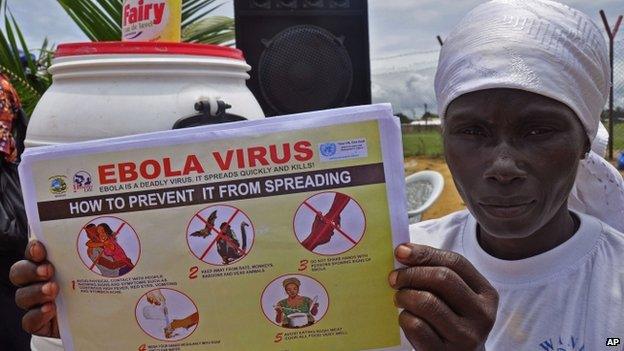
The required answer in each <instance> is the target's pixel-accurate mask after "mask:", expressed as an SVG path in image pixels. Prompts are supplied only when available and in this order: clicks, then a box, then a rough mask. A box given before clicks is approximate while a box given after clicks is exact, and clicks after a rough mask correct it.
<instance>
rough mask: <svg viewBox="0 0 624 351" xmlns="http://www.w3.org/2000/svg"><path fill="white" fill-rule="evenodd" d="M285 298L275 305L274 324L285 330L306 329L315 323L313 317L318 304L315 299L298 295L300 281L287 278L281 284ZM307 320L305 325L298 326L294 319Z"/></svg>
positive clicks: (316, 311)
mask: <svg viewBox="0 0 624 351" xmlns="http://www.w3.org/2000/svg"><path fill="white" fill-rule="evenodd" d="M282 285H283V286H284V290H285V291H286V294H287V295H288V297H287V298H285V299H283V300H280V301H279V302H278V303H277V305H275V306H274V307H275V322H276V323H278V324H280V325H281V326H282V327H285V328H302V327H307V326H310V325H312V324H314V322H315V318H314V316H316V315H317V314H318V308H319V304H318V302H316V298H314V299H311V298H309V297H306V296H301V295H299V288H300V287H301V281H300V280H299V279H297V278H294V277H293V278H287V279H284V281H283V282H282ZM300 317H302V318H307V323H305V324H299V322H298V321H295V318H300Z"/></svg>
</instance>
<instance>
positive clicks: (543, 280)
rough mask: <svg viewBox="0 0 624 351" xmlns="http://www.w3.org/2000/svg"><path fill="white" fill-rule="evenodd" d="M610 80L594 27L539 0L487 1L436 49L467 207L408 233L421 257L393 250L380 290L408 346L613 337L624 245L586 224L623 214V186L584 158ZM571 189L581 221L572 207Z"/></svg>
mask: <svg viewBox="0 0 624 351" xmlns="http://www.w3.org/2000/svg"><path fill="white" fill-rule="evenodd" d="M608 77H609V62H608V59H607V55H606V45H605V43H604V39H603V37H602V33H601V31H600V30H599V28H598V27H597V26H596V25H595V24H594V23H592V21H591V20H590V19H589V18H588V17H587V16H586V15H584V14H582V13H580V12H578V11H576V10H574V9H571V8H569V7H567V6H565V5H562V4H559V3H556V2H552V1H548V0H496V1H491V2H488V3H486V4H483V5H481V6H479V7H477V8H475V9H474V10H473V11H471V12H470V13H469V14H468V15H467V16H466V17H465V18H464V19H463V20H462V21H461V23H460V24H459V25H458V26H457V29H455V30H454V31H453V32H452V34H450V36H449V37H448V38H447V40H446V42H445V43H444V46H443V48H442V51H441V54H440V62H439V65H438V71H437V75H436V86H435V88H436V95H437V99H438V108H439V112H440V116H441V117H442V118H443V121H444V127H443V129H444V131H443V135H444V146H445V157H446V160H447V163H448V165H449V168H450V170H451V173H452V175H453V179H454V181H455V184H456V186H457V189H458V190H459V193H460V195H461V196H462V199H463V200H464V202H465V203H466V206H467V208H468V210H467V211H461V212H457V213H454V214H451V215H449V216H447V217H444V218H441V219H437V220H432V221H427V222H423V223H419V224H417V225H416V226H415V227H413V228H411V229H412V230H411V234H412V240H413V241H414V242H416V243H419V244H426V245H430V246H422V245H414V244H407V245H401V246H399V247H398V248H397V250H396V256H397V258H398V259H399V260H400V261H401V262H402V263H404V264H405V265H407V266H408V268H406V269H400V270H397V271H394V272H392V273H391V274H390V277H389V281H390V285H391V286H392V287H393V288H395V289H397V290H398V291H397V293H396V304H397V306H399V307H402V308H404V309H405V310H404V311H403V312H402V313H401V315H400V323H401V326H402V328H403V330H404V331H405V334H406V336H407V338H408V339H409V340H410V341H411V343H412V344H413V345H414V346H415V347H416V349H418V350H483V349H487V350H566V351H567V350H602V349H604V347H605V343H606V341H607V339H608V338H613V337H620V338H621V337H622V336H624V313H623V311H624V297H623V296H624V292H623V291H622V290H623V287H624V274H623V273H624V270H623V269H622V264H621V262H622V255H624V235H623V234H622V233H620V232H618V231H616V230H615V229H613V228H611V227H610V226H608V225H606V224H604V222H602V221H601V220H599V219H597V218H595V217H592V216H590V215H588V214H587V213H591V214H593V215H598V216H602V215H607V216H606V217H605V218H606V219H608V216H613V215H616V217H615V218H614V219H617V220H620V221H621V218H622V215H623V213H622V210H621V209H622V198H623V192H622V187H621V183H622V179H621V176H620V175H619V174H618V173H616V172H613V169H612V167H610V166H609V165H608V164H606V162H604V161H603V160H602V159H601V158H600V157H598V156H597V155H596V154H594V153H593V152H591V151H590V145H591V144H592V141H593V140H594V138H595V136H596V131H597V129H598V125H599V117H600V113H601V111H602V108H603V106H604V105H605V102H606V98H607V95H608V88H609V82H608ZM577 172H578V173H581V172H583V173H584V176H582V177H577ZM575 181H576V185H575ZM573 187H574V188H575V189H576V190H575V191H576V194H577V195H579V194H580V195H579V196H575V197H574V198H575V200H576V201H577V202H578V203H577V204H576V205H577V206H575V207H574V208H579V209H588V210H591V211H587V213H582V212H578V211H574V210H570V209H569V206H568V197H569V195H570V193H571V191H572V189H573ZM588 189H590V191H588ZM613 211H615V212H613ZM434 247H435V248H434Z"/></svg>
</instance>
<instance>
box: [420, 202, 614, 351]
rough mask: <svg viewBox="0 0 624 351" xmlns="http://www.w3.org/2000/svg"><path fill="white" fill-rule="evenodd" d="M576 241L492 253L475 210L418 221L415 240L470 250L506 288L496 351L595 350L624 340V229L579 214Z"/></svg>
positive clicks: (492, 338)
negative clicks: (480, 237)
mask: <svg viewBox="0 0 624 351" xmlns="http://www.w3.org/2000/svg"><path fill="white" fill-rule="evenodd" d="M578 215H579V217H580V219H581V225H580V228H579V230H578V232H577V233H576V234H575V235H574V236H573V237H572V238H571V239H569V240H568V241H566V242H565V243H563V244H561V245H559V246H558V247H556V248H554V249H552V250H550V251H548V252H545V253H543V254H540V255H537V256H534V257H530V258H527V259H523V260H517V261H505V260H500V259H497V258H495V257H492V256H490V255H489V254H488V253H486V252H485V251H484V250H483V249H482V248H481V246H480V245H479V243H478V242H477V235H476V228H477V222H476V220H475V218H474V217H473V216H472V215H471V214H470V213H469V212H468V211H461V212H456V213H453V214H451V215H448V216H446V217H443V218H440V219H436V220H430V221H426V222H421V223H417V224H414V225H412V226H411V227H410V236H411V241H412V242H414V243H417V244H423V245H429V246H432V247H435V248H439V249H444V250H449V251H454V252H457V253H459V254H461V255H463V256H464V257H466V258H467V259H468V260H469V261H470V262H471V263H472V264H473V265H474V266H475V267H476V268H477V269H478V270H479V272H481V274H483V275H484V276H485V277H486V278H487V279H488V280H489V281H490V283H491V284H492V285H493V286H494V287H495V288H496V290H498V293H499V295H500V300H499V306H498V315H497V318H496V323H495V325H494V328H493V329H492V331H491V333H490V335H489V338H488V340H487V343H486V348H487V350H488V351H492V350H536V351H581V350H584V351H593V350H614V351H617V350H624V348H623V346H622V344H621V343H620V345H619V346H617V347H607V346H606V343H607V339H608V338H620V339H621V340H622V341H621V342H624V234H622V233H620V232H617V231H616V230H615V229H612V228H611V227H609V226H607V225H606V224H603V223H602V222H601V221H599V220H598V219H596V218H594V217H591V216H588V215H583V214H578Z"/></svg>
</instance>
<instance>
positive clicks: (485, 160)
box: [443, 89, 589, 239]
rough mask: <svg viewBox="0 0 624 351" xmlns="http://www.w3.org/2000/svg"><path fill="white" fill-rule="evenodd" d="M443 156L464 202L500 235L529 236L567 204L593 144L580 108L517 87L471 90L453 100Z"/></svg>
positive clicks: (447, 115) (447, 117) (487, 228)
mask: <svg viewBox="0 0 624 351" xmlns="http://www.w3.org/2000/svg"><path fill="white" fill-rule="evenodd" d="M443 134H444V148H445V157H446V161H447V163H448V165H449V168H450V170H451V173H452V175H453V179H454V181H455V184H456V186H457V189H458V191H459V193H460V194H461V196H462V198H463V200H464V202H465V203H466V206H467V207H468V209H469V210H470V212H471V213H472V214H473V215H474V216H475V217H476V219H477V221H478V222H479V224H480V226H481V227H482V228H483V229H485V230H486V231H487V232H488V233H489V234H491V235H493V236H495V237H500V238H509V239H511V238H526V237H528V236H530V235H531V234H533V233H535V232H536V231H537V230H538V229H540V228H541V227H543V226H544V225H546V224H547V223H548V222H549V221H550V220H551V219H552V218H553V216H554V215H555V213H557V211H558V210H559V209H561V208H562V206H564V205H565V204H567V198H568V195H569V193H570V190H571V189H572V186H573V184H574V180H575V176H576V170H577V167H578V163H579V161H580V159H581V158H582V157H583V155H584V154H585V153H586V152H587V151H588V150H589V145H588V142H587V136H586V134H585V132H584V129H583V126H582V125H581V123H580V121H579V120H578V119H577V117H576V115H575V114H574V112H573V111H572V110H571V109H570V108H568V107H567V106H566V105H564V104H562V103H560V102H558V101H555V100H552V99H550V98H547V97H544V96H541V95H538V94H534V93H529V92H525V91H521V90H514V89H488V90H482V91H477V92H473V93H469V94H465V95H462V96H460V97H459V98H457V99H455V100H454V101H453V102H452V103H451V104H450V105H449V107H448V109H447V112H446V121H445V127H444V133H443Z"/></svg>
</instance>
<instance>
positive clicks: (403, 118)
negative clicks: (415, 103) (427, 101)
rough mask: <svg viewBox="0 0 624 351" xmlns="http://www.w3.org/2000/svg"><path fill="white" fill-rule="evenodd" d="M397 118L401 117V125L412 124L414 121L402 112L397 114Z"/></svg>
mask: <svg viewBox="0 0 624 351" xmlns="http://www.w3.org/2000/svg"><path fill="white" fill-rule="evenodd" d="M396 116H397V117H399V119H400V120H401V124H410V123H412V120H411V119H410V118H409V117H407V115H406V114H404V113H402V112H399V113H397V114H396Z"/></svg>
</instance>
